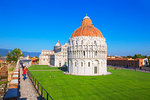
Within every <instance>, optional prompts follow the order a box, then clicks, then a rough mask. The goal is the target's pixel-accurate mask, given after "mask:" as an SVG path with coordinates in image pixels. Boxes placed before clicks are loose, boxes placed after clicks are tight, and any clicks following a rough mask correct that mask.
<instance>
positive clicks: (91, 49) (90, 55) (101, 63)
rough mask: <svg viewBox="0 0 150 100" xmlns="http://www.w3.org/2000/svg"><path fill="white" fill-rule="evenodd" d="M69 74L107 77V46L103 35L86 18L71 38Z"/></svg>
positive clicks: (86, 17)
mask: <svg viewBox="0 0 150 100" xmlns="http://www.w3.org/2000/svg"><path fill="white" fill-rule="evenodd" d="M68 73H69V74H72V75H106V74H107V44H106V40H105V38H104V37H103V35H102V33H101V32H100V31H99V30H98V29H97V28H95V27H94V25H93V24H92V21H91V19H90V18H89V17H88V16H85V17H84V18H83V20H82V23H81V26H80V27H79V28H78V29H76V30H75V31H74V32H73V33H72V35H71V37H70V38H69V47H68Z"/></svg>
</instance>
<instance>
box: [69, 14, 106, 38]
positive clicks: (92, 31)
mask: <svg viewBox="0 0 150 100" xmlns="http://www.w3.org/2000/svg"><path fill="white" fill-rule="evenodd" d="M79 36H90V37H101V38H103V35H102V33H101V32H100V31H99V30H98V29H97V28H95V27H94V25H93V24H92V21H91V19H90V18H89V17H88V18H84V19H83V20H82V23H81V26H80V27H79V28H78V29H76V30H75V31H74V32H73V34H72V35H71V38H72V37H79Z"/></svg>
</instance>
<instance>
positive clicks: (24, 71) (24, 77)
mask: <svg viewBox="0 0 150 100" xmlns="http://www.w3.org/2000/svg"><path fill="white" fill-rule="evenodd" d="M26 74H27V68H26V66H24V69H23V79H24V80H25V79H26Z"/></svg>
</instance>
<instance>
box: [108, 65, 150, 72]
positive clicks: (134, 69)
mask: <svg viewBox="0 0 150 100" xmlns="http://www.w3.org/2000/svg"><path fill="white" fill-rule="evenodd" d="M109 67H116V68H117V69H127V70H133V71H138V72H145V73H150V71H146V70H140V69H139V68H124V67H119V66H109Z"/></svg>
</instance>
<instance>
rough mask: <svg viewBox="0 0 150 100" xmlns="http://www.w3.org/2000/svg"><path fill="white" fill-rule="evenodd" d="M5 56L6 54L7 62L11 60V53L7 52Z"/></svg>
mask: <svg viewBox="0 0 150 100" xmlns="http://www.w3.org/2000/svg"><path fill="white" fill-rule="evenodd" d="M6 56H7V58H6V60H7V62H9V63H11V60H12V59H11V53H10V52H8V53H7V55H6Z"/></svg>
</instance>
